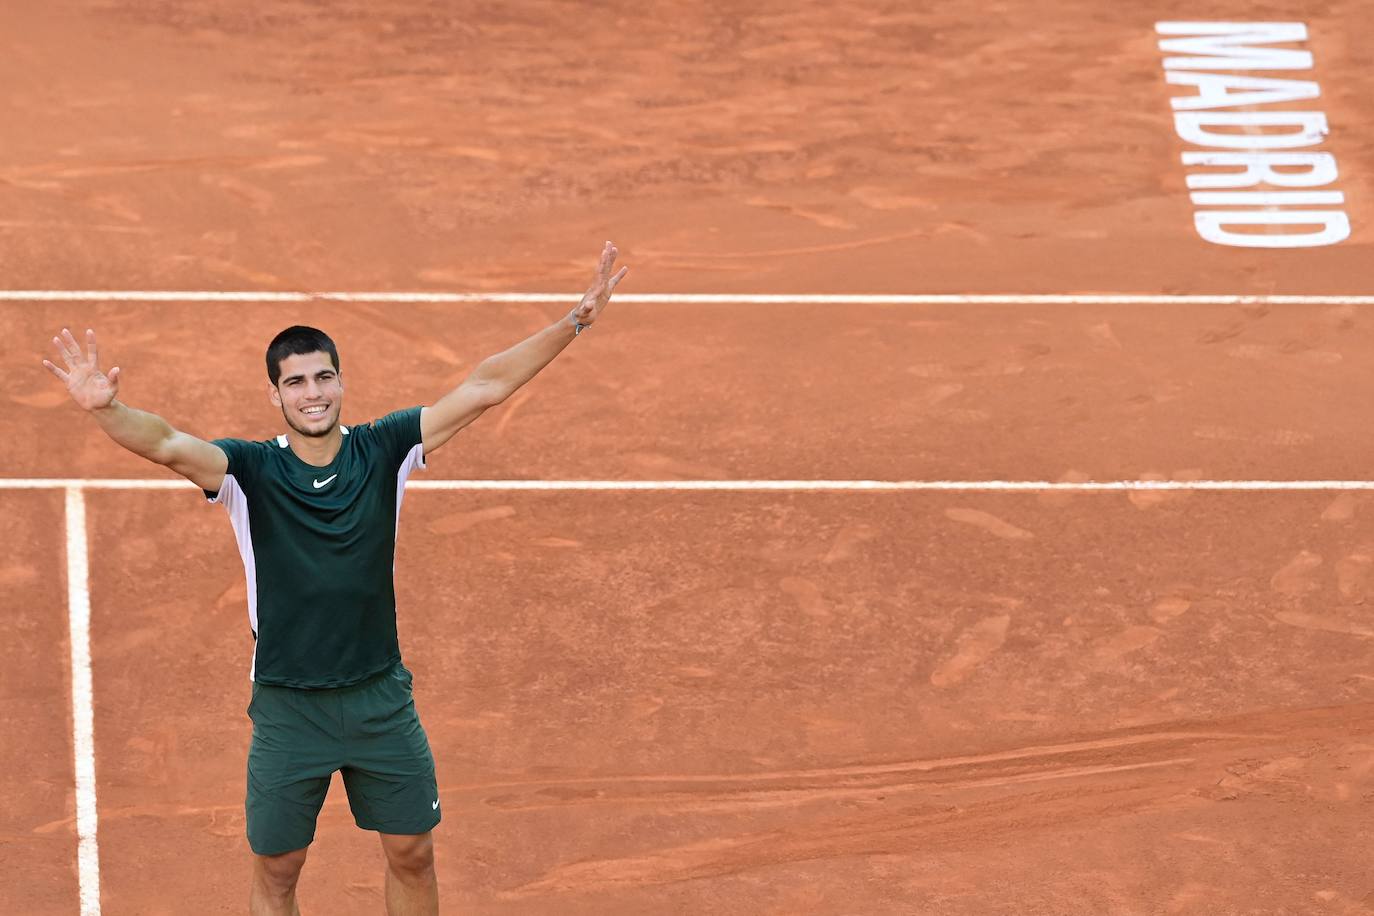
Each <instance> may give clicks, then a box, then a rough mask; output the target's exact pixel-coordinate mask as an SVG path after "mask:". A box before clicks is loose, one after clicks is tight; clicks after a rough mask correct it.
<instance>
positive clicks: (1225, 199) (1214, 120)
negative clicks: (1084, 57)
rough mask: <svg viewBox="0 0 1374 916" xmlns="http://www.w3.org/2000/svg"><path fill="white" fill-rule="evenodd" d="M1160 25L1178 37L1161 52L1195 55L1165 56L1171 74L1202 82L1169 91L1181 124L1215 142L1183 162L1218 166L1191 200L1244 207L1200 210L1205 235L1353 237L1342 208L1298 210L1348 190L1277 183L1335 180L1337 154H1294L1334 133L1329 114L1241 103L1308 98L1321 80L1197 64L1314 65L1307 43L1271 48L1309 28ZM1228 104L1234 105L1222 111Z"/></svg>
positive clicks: (1240, 241)
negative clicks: (1184, 91)
mask: <svg viewBox="0 0 1374 916" xmlns="http://www.w3.org/2000/svg"><path fill="white" fill-rule="evenodd" d="M1155 31H1156V33H1158V34H1159V35H1162V36H1172V37H1168V38H1165V39H1162V40H1161V41H1160V42H1159V48H1160V50H1161V51H1165V52H1169V53H1172V54H1179V55H1188V56H1179V57H1166V58H1165V59H1164V69H1165V79H1166V80H1167V81H1168V82H1169V83H1170V84H1171V85H1174V86H1188V87H1192V88H1193V89H1194V90H1196V93H1195V94H1191V95H1183V96H1179V97H1176V98H1173V99H1170V106H1171V107H1172V108H1173V109H1174V112H1175V114H1174V131H1175V132H1176V133H1177V134H1178V136H1179V138H1180V139H1182V140H1183V141H1185V142H1187V143H1190V144H1193V145H1195V146H1201V147H1211V148H1212V149H1211V150H1209V151H1201V152H1200V151H1195V150H1193V151H1188V152H1185V153H1183V164H1184V165H1191V166H1202V167H1204V168H1209V169H1213V170H1211V171H1204V172H1191V173H1189V174H1188V176H1187V183H1188V188H1189V189H1190V190H1192V191H1193V192H1194V193H1193V194H1192V195H1191V198H1192V202H1193V203H1194V204H1195V205H1197V206H1199V207H1208V208H1213V207H1227V208H1236V209H1205V210H1203V209H1199V210H1198V211H1196V212H1195V213H1194V215H1193V224H1194V226H1195V228H1196V229H1197V232H1198V235H1200V236H1201V237H1202V238H1203V239H1205V240H1206V241H1208V242H1213V243H1215V244H1218V245H1232V246H1237V247H1243V248H1310V247H1313V246H1318V245H1335V244H1337V243H1338V242H1342V241H1344V240H1345V239H1347V238H1349V237H1350V218H1349V217H1348V216H1347V215H1346V213H1345V212H1344V211H1343V210H1312V209H1296V208H1309V207H1314V206H1326V205H1341V204H1344V203H1345V195H1344V194H1342V193H1341V192H1340V191H1337V190H1335V189H1328V190H1324V191H1316V190H1311V191H1306V190H1305V191H1292V190H1271V189H1273V188H1279V189H1290V188H1322V187H1326V186H1329V185H1331V184H1332V183H1334V182H1335V181H1336V179H1337V177H1338V176H1339V170H1338V169H1337V167H1336V158H1335V156H1333V155H1331V154H1330V153H1326V152H1302V153H1299V152H1292V150H1298V149H1304V148H1306V147H1312V146H1317V145H1319V144H1321V143H1322V142H1324V141H1325V140H1326V137H1327V135H1328V133H1329V132H1330V127H1329V125H1328V124H1327V120H1326V115H1325V114H1324V113H1322V112H1320V111H1274V110H1265V111H1253V110H1246V111H1236V110H1234V109H1237V108H1247V109H1248V108H1252V107H1254V106H1259V105H1282V104H1286V103H1290V102H1305V101H1310V100H1311V99H1315V98H1319V97H1320V96H1321V88H1320V87H1319V86H1318V85H1317V83H1316V82H1315V81H1313V80H1299V79H1275V78H1270V77H1259V76H1249V75H1240V74H1233V73H1212V72H1198V71H1213V70H1307V69H1311V67H1312V65H1313V60H1312V54H1311V52H1309V51H1303V50H1295V49H1291V48H1269V47H1264V45H1270V44H1275V43H1281V42H1299V41H1305V40H1306V39H1307V26H1306V25H1305V24H1304V23H1301V22H1159V23H1156V24H1155ZM1222 108H1229V109H1233V110H1231V111H1218V110H1217V109H1222ZM1218 169H1219V170H1218ZM1220 189H1225V190H1224V191H1223V190H1220ZM1239 189H1254V190H1249V191H1247V190H1239ZM1238 230H1242V231H1238ZM1243 230H1249V231H1243Z"/></svg>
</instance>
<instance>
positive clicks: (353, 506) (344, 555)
mask: <svg viewBox="0 0 1374 916" xmlns="http://www.w3.org/2000/svg"><path fill="white" fill-rule="evenodd" d="M420 410H421V408H419V407H412V408H409V409H408V410H398V411H396V412H395V413H389V414H387V415H386V416H384V417H382V418H381V419H380V420H376V421H374V422H372V423H364V424H361V425H359V426H353V427H348V426H340V429H341V431H342V432H343V443H342V445H340V447H339V453H338V455H336V456H335V457H334V460H333V461H331V462H330V463H329V464H328V465H326V466H325V467H316V466H315V465H313V464H307V463H306V462H304V461H302V460H301V459H300V458H297V457H296V454H295V452H293V451H291V448H290V446H289V445H287V441H286V436H277V437H276V438H275V439H268V440H266V441H263V442H247V441H245V440H243V439H216V440H215V441H214V444H215V445H217V446H219V447H220V449H222V450H223V451H224V454H225V455H227V456H229V471H228V474H227V475H226V476H225V478H224V483H223V484H222V485H221V486H220V489H219V492H218V493H211V492H210V491H208V490H207V491H205V495H206V496H207V497H208V498H209V499H210V501H211V502H216V503H223V504H224V506H225V507H226V508H227V509H228V510H229V519H230V521H231V522H232V523H233V526H234V537H235V539H236V540H237V541H238V545H239V553H240V554H241V555H242V556H243V569H244V574H245V575H246V576H247V579H248V622H249V625H250V626H251V627H252V629H253V637H254V640H255V643H254V650H253V667H252V669H251V670H250V673H249V676H250V677H251V678H252V679H253V680H255V681H257V682H258V683H259V684H276V685H280V686H285V687H342V686H345V685H347V684H353V683H356V682H358V681H361V680H364V679H366V678H367V677H370V676H371V675H373V674H376V673H378V672H380V671H384V670H386V669H387V668H389V667H391V665H393V664H394V663H396V662H398V661H400V659H401V650H400V647H399V645H398V644H397V641H396V590H395V584H394V582H393V579H392V573H393V571H394V568H395V562H396V561H395V557H396V530H397V524H398V517H399V513H400V511H401V498H402V496H403V495H404V493H405V481H406V478H407V477H408V476H409V475H410V472H411V471H412V470H414V469H416V468H423V467H424V466H425V456H424V448H423V446H422V445H421V444H420Z"/></svg>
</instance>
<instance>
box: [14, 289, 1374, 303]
mask: <svg viewBox="0 0 1374 916" xmlns="http://www.w3.org/2000/svg"><path fill="white" fill-rule="evenodd" d="M579 296H580V294H579V293H424V292H396V293H387V292H289V291H288V292H270V291H261V292H259V291H253V290H239V291H234V290H226V291H215V290H127V289H112V290H90V289H66V290H62V289H57V290H36V289H11V290H0V302H320V301H328V302H391V303H453V304H460V303H468V302H520V303H538V302H564V303H568V302H577V301H578V298H579ZM615 301H616V302H618V303H621V304H642V305H649V304H657V305H672V304H678V303H690V304H697V305H702V304H711V303H745V304H749V305H1374V296H1356V295H1350V296H1283V295H1255V296H1249V295H1238V294H1237V295H1178V296H1171V295H1155V294H1150V293H1050V294H1045V293H1025V294H1022V293H995V294H976V295H974V294H970V295H964V294H952V293H951V294H946V293H931V294H924V293H916V294H893V295H883V294H874V295H870V294H864V293H836V294H824V293H821V294H796V295H790V294H773V293H617V294H616V296H615Z"/></svg>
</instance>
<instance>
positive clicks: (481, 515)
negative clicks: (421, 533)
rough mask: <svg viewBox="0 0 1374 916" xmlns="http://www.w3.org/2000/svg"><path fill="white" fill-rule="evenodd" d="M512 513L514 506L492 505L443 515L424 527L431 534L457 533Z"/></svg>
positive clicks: (513, 512) (507, 516) (506, 516)
mask: <svg viewBox="0 0 1374 916" xmlns="http://www.w3.org/2000/svg"><path fill="white" fill-rule="evenodd" d="M514 514H515V507H514V506H492V507H490V508H487V509H478V510H477V511H475V512H455V513H454V514H452V515H445V516H444V517H443V518H436V519H435V520H434V521H432V522H430V523H429V525H427V526H426V527H427V528H428V529H429V531H430V532H431V533H432V534H457V533H458V532H460V531H466V530H467V529H468V528H471V527H472V526H473V525H480V524H482V523H483V522H493V521H498V520H500V519H503V518H510V517H511V516H512V515H514Z"/></svg>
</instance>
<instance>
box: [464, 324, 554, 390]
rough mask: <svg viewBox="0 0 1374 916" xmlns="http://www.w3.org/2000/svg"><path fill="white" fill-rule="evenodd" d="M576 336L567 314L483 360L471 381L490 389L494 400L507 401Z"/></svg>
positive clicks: (474, 371)
mask: <svg viewBox="0 0 1374 916" xmlns="http://www.w3.org/2000/svg"><path fill="white" fill-rule="evenodd" d="M574 336H575V328H574V326H573V322H572V321H571V316H569V315H565V316H563V317H562V318H560V319H559V320H558V321H556V322H554V323H553V324H551V325H549V326H548V327H547V328H545V329H544V330H542V331H540V332H538V333H537V334H534V335H532V336H530V337H527V338H525V339H524V340H522V341H520V343H518V344H516V345H515V346H513V347H511V348H510V349H509V350H504V351H502V352H501V353H497V354H496V355H494V356H488V357H487V358H486V359H484V360H482V362H480V363H478V365H477V368H476V369H474V370H473V372H472V376H471V381H474V382H477V383H480V384H481V385H482V386H483V387H484V388H486V389H488V390H490V391H491V392H492V393H493V400H505V399H506V398H508V397H510V396H511V395H512V394H513V393H514V392H515V391H516V389H518V388H519V387H520V386H521V385H523V384H525V383H526V382H528V381H529V380H530V379H532V378H534V377H535V376H536V375H538V374H539V370H540V369H543V368H544V367H545V366H547V365H548V364H549V363H551V362H553V358H554V357H555V356H557V355H558V354H559V353H562V352H563V348H564V347H566V346H567V345H568V344H570V343H572V339H573V337H574Z"/></svg>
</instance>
